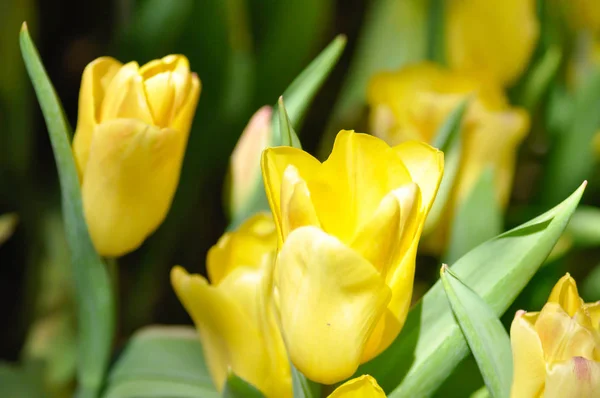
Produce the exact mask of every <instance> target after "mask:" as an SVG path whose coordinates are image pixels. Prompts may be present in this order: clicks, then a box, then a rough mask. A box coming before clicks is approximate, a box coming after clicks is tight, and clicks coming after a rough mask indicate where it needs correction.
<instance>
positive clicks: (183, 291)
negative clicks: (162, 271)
mask: <svg viewBox="0 0 600 398" xmlns="http://www.w3.org/2000/svg"><path fill="white" fill-rule="evenodd" d="M276 248H277V237H276V230H275V226H274V225H273V219H272V218H271V216H270V215H265V214H258V215H255V216H253V217H252V218H250V219H248V220H247V221H246V222H245V223H244V224H242V225H241V226H240V228H239V229H238V230H237V231H235V232H231V233H226V234H225V235H223V237H221V239H220V240H219V242H218V243H217V244H216V245H215V246H213V247H212V248H211V249H210V251H209V252H208V256H207V259H206V268H207V272H208V276H209V278H210V281H211V283H210V284H209V283H208V281H207V280H206V279H205V278H204V277H202V276H200V275H189V274H188V273H187V272H186V271H185V270H184V269H183V268H181V267H178V266H177V267H174V268H173V270H172V271H171V283H172V285H173V287H174V289H175V292H176V293H177V297H179V300H180V301H181V302H182V304H183V306H184V307H185V309H186V310H187V312H188V313H189V314H190V316H191V317H192V319H193V321H194V323H195V325H196V328H197V329H198V334H199V335H200V340H201V341H202V348H203V350H204V357H205V359H206V362H207V363H208V369H209V371H210V374H211V377H212V379H213V382H214V384H215V386H216V388H217V389H218V390H219V391H222V390H223V387H224V383H225V381H226V378H227V374H228V371H229V369H231V371H233V372H234V373H235V374H236V375H238V376H240V377H241V378H243V379H244V380H246V381H247V382H249V383H251V384H252V385H254V386H255V387H256V388H258V389H259V390H260V391H262V392H263V393H264V394H265V395H266V396H267V397H277V398H279V397H283V398H285V397H292V384H291V375H290V367H289V360H288V357H287V354H286V352H285V346H284V344H283V340H282V339H281V334H280V333H279V329H278V326H277V323H276V319H275V313H274V308H273V306H272V300H271V287H272V280H271V276H272V268H273V266H272V264H273V260H274V258H275V257H274V256H275V251H276Z"/></svg>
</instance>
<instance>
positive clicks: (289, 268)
mask: <svg viewBox="0 0 600 398" xmlns="http://www.w3.org/2000/svg"><path fill="white" fill-rule="evenodd" d="M262 170H263V177H264V181H265V188H266V191H267V197H268V199H269V203H270V206H271V210H272V212H273V215H274V217H275V222H276V224H277V230H278V235H279V254H278V258H277V265H276V267H275V272H274V289H275V294H274V297H275V298H276V305H277V308H278V309H279V314H280V319H281V329H282V334H283V338H284V341H285V343H286V346H287V349H288V352H289V355H290V358H291V360H292V362H293V363H294V365H295V366H296V367H297V368H298V369H299V370H300V371H301V372H302V373H303V374H305V375H306V376H307V377H308V378H310V379H312V380H315V381H318V382H321V383H325V384H332V383H336V382H338V381H340V380H344V379H346V378H348V377H350V376H352V375H353V374H354V372H355V371H356V369H357V367H358V365H359V364H360V363H362V362H366V361H368V360H369V359H371V358H373V357H375V356H376V355H378V354H379V353H381V352H382V351H383V350H384V349H386V348H387V347H388V346H389V345H390V344H391V342H392V341H393V340H394V339H395V338H396V336H397V335H398V333H399V332H400V329H401V328H402V326H403V324H404V321H405V319H406V315H407V312H408V309H409V305H410V301H411V295H412V287H413V286H412V285H413V279H414V268H415V256H416V250H417V245H418V243H419V237H420V235H421V230H422V228H423V223H424V221H425V217H426V216H427V213H428V212H429V209H430V207H431V204H432V202H433V199H434V198H435V195H436V192H437V189H438V186H439V183H440V179H441V176H442V172H443V154H442V153H441V152H440V151H438V150H436V149H434V148H432V147H430V146H428V145H427V144H424V143H420V142H405V143H402V144H400V145H398V146H396V147H389V146H388V145H387V144H386V143H385V142H383V141H382V140H380V139H378V138H376V137H373V136H370V135H366V134H357V133H354V132H353V131H341V132H340V133H339V134H338V136H337V138H336V141H335V144H334V147H333V152H332V153H331V155H330V156H329V158H328V159H327V160H326V161H325V162H323V163H321V162H319V161H318V160H316V159H315V158H313V157H312V156H310V155H309V154H308V153H306V152H303V151H302V150H300V149H296V148H291V147H276V148H269V149H266V150H265V151H264V152H263V157H262Z"/></svg>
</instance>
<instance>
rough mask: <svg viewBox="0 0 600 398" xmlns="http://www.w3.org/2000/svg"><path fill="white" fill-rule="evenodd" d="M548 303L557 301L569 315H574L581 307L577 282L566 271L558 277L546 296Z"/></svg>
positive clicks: (581, 302) (581, 301)
mask: <svg viewBox="0 0 600 398" xmlns="http://www.w3.org/2000/svg"><path fill="white" fill-rule="evenodd" d="M548 302H549V303H557V304H558V305H560V306H561V307H562V309H563V310H565V312H566V313H567V314H569V316H570V317H573V316H575V314H576V313H577V311H579V309H580V308H581V307H582V305H583V300H582V299H581V297H579V291H578V290H577V283H575V279H573V278H572V277H571V275H569V273H567V274H566V275H565V276H563V277H562V278H560V279H559V280H558V282H557V283H556V285H554V288H553V289H552V292H551V293H550V297H549V298H548Z"/></svg>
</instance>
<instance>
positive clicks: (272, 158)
mask: <svg viewBox="0 0 600 398" xmlns="http://www.w3.org/2000/svg"><path fill="white" fill-rule="evenodd" d="M288 165H293V166H294V167H296V169H297V170H298V173H299V174H300V176H301V177H302V179H303V180H305V181H306V179H307V177H309V176H313V175H315V174H317V173H318V172H319V170H320V168H321V163H320V162H319V161H318V160H317V159H315V158H314V157H312V156H311V155H309V154H308V153H306V152H304V151H303V150H301V149H297V148H291V147H283V146H282V147H275V148H267V149H265V150H264V151H263V154H262V158H261V167H262V173H263V180H264V183H265V191H266V193H267V198H268V200H269V205H270V207H271V211H272V212H273V218H274V219H275V223H276V225H277V230H278V231H279V237H280V241H281V242H283V232H282V218H281V184H282V181H283V173H284V172H285V170H286V169H287V167H288Z"/></svg>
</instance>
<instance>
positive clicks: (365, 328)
mask: <svg viewBox="0 0 600 398" xmlns="http://www.w3.org/2000/svg"><path fill="white" fill-rule="evenodd" d="M275 284H276V287H277V291H278V293H279V309H280V317H281V328H282V335H283V338H284V341H285V343H286V347H287V348H288V352H289V355H290V359H291V360H292V362H293V363H294V365H295V366H296V367H297V368H298V370H300V371H301V372H302V373H303V374H305V375H306V376H307V377H308V378H310V379H311V380H314V381H317V382H320V383H325V384H333V383H336V382H338V381H340V380H344V379H345V378H348V377H350V376H351V375H352V374H353V373H354V372H355V371H356V369H357V368H358V365H359V364H360V359H361V356H362V352H363V348H364V345H365V343H366V341H367V339H368V337H369V335H370V334H371V332H372V331H373V329H374V327H375V325H376V323H377V321H378V320H379V317H380V316H381V315H382V313H383V311H384V310H385V307H386V305H387V302H388V301H389V298H390V290H389V288H388V287H387V286H386V285H385V283H384V281H383V280H382V278H381V276H380V275H379V273H378V272H377V270H376V269H375V268H374V267H373V265H371V264H370V263H369V262H368V261H366V260H365V259H364V258H362V257H361V256H360V255H359V254H358V253H356V252H355V251H353V250H352V249H350V248H348V247H346V246H345V245H344V244H343V243H342V242H340V241H339V240H338V239H337V238H335V237H333V236H331V235H328V234H326V233H325V232H323V231H322V230H320V229H318V228H315V227H310V226H309V227H301V228H298V229H296V230H294V231H293V232H292V233H291V234H290V235H289V236H288V237H287V239H286V241H285V244H284V245H283V248H282V249H281V251H280V253H279V257H278V262H277V266H276V270H275Z"/></svg>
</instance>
